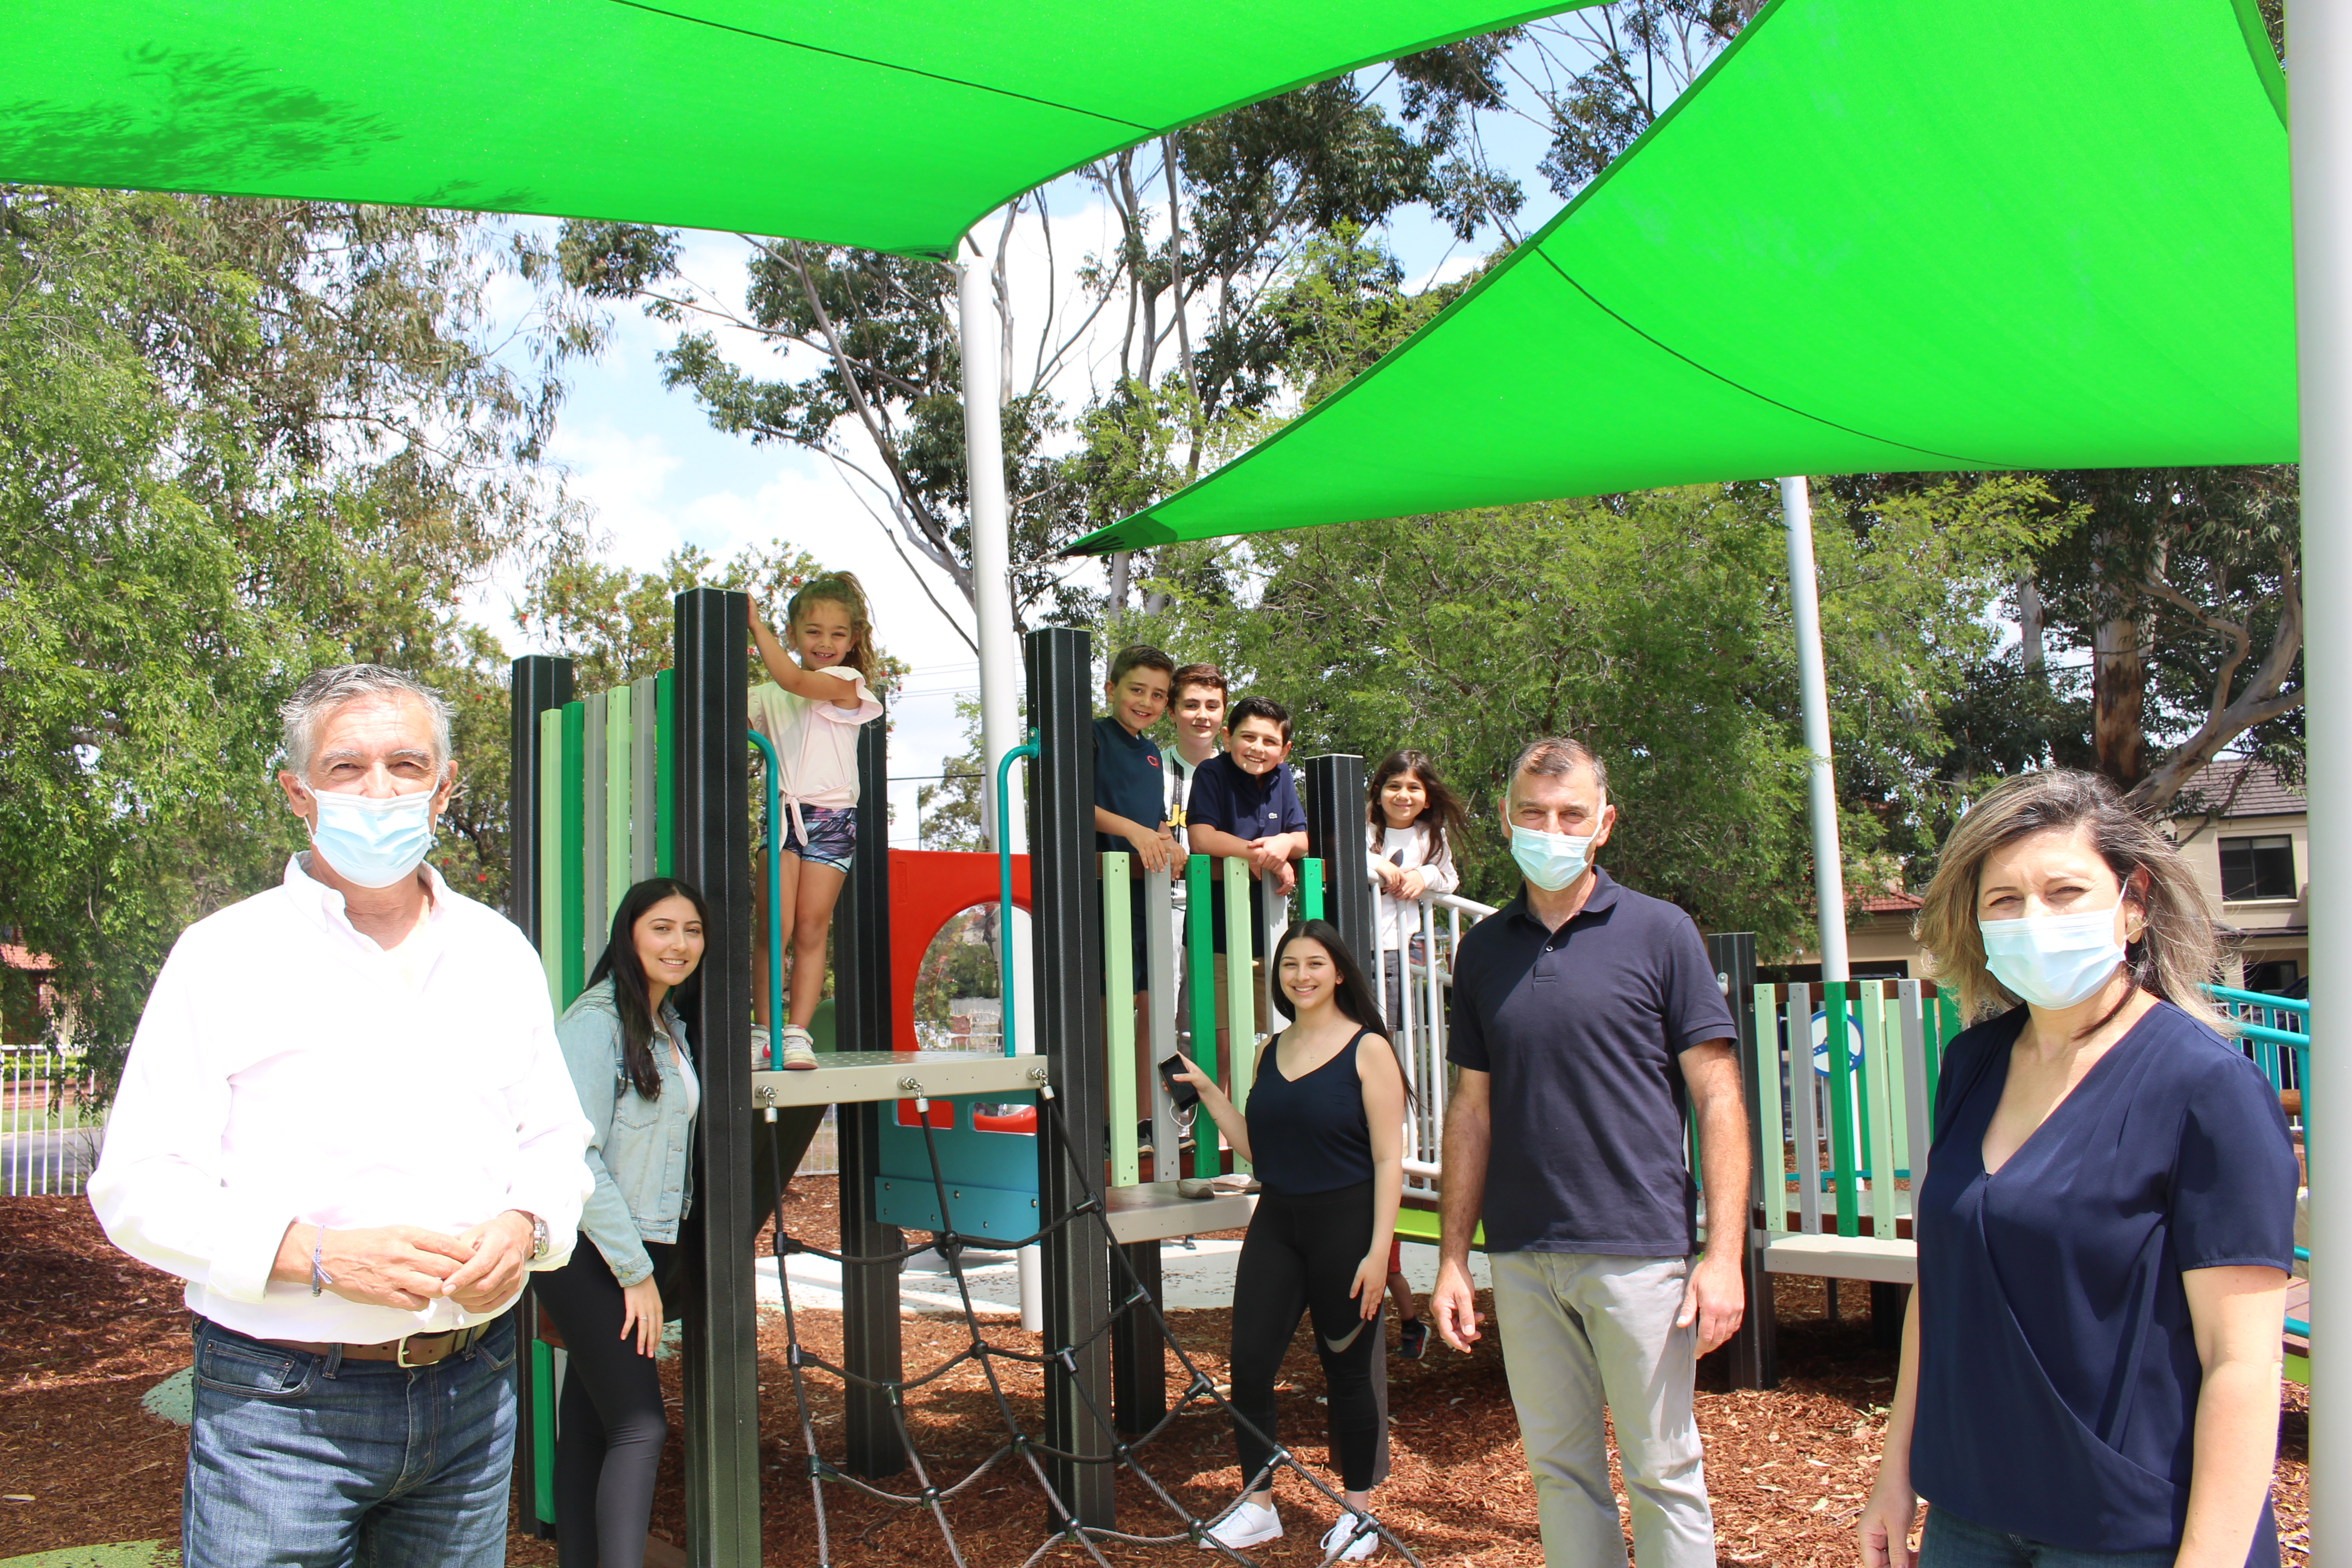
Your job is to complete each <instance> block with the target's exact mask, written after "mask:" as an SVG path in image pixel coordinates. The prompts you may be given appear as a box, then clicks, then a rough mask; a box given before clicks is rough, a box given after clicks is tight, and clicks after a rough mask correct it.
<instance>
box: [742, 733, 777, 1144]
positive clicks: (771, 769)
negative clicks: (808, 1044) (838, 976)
mask: <svg viewBox="0 0 2352 1568" xmlns="http://www.w3.org/2000/svg"><path fill="white" fill-rule="evenodd" d="M747 733H749V734H750V735H751V744H753V745H755V746H757V747H759V748H760V757H761V762H762V763H764V764H765V765H764V766H762V767H761V770H760V776H761V778H763V779H764V780H766V781H767V787H766V790H765V792H764V793H765V795H766V797H767V798H766V809H767V816H766V817H765V818H763V819H762V820H763V822H764V824H765V830H766V833H767V837H768V1070H769V1071H770V1072H782V1071H783V1070H784V911H783V910H782V908H781V905H782V901H783V896H784V857H783V853H782V850H783V843H782V839H780V838H779V837H777V835H776V813H777V810H778V806H777V799H778V796H777V793H776V748H775V747H774V746H773V745H772V744H770V743H769V741H768V737H766V736H765V735H762V734H761V733H760V731H757V730H752V731H747ZM768 1114H769V1115H771V1116H773V1115H774V1114H775V1112H774V1111H773V1110H770V1111H769V1113H768Z"/></svg>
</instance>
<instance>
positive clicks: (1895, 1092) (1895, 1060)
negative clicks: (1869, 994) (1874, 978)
mask: <svg viewBox="0 0 2352 1568" xmlns="http://www.w3.org/2000/svg"><path fill="white" fill-rule="evenodd" d="M1886 989H1887V991H1888V992H1889V993H1890V994H1889V995H1888V996H1887V998H1886V1000H1885V1002H1884V1003H1882V1004H1880V1006H1879V1012H1880V1014H1881V1016H1884V1017H1885V1021H1886V1093H1885V1097H1884V1098H1885V1106H1886V1118H1887V1136H1888V1138H1889V1139H1890V1140H1891V1141H1892V1142H1893V1143H1894V1145H1895V1170H1894V1174H1895V1176H1896V1177H1907V1176H1908V1175H1909V1174H1910V1173H1911V1121H1910V1105H1911V1082H1910V1079H1908V1078H1906V1076H1905V1075H1904V1063H1903V1015H1904V1013H1905V1012H1906V1011H1907V1010H1908V1009H1907V1006H1906V1004H1905V1002H1904V1001H1903V998H1902V995H1901V991H1902V982H1900V981H1896V982H1894V983H1892V984H1889V985H1888V986H1887V987H1886Z"/></svg>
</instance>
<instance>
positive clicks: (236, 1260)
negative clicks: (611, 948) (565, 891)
mask: <svg viewBox="0 0 2352 1568" xmlns="http://www.w3.org/2000/svg"><path fill="white" fill-rule="evenodd" d="M302 862H303V857H300V856H297V857H295V858H293V859H291V860H289V862H288V863H287V866H286V877H285V879H284V881H283V882H282V883H281V884H280V885H279V886H278V887H275V888H272V889H269V890H268V892H266V893H260V894H257V895H256V896H255V897H253V898H250V899H247V900H245V901H244V902H242V903H239V904H234V905H231V906H230V907H229V908H227V909H225V910H221V911H220V912H219V913H217V914H214V915H211V916H208V917H206V918H205V919H204V920H201V921H197V922H196V923H195V924H194V925H192V926H190V927H189V928H188V929H187V930H186V931H183V932H182V933H181V934H180V940H179V941H178V942H176V943H174V944H173V948H172V953H171V956H170V957H169V958H167V959H166V960H164V963H163V972H162V973H160V974H158V975H157V976H156V977H155V986H154V989H153V990H152V992H150V993H149V994H148V998H147V1007H146V1011H145V1012H144V1013H142V1015H141V1016H140V1020H139V1031H138V1033H137V1035H136V1036H135V1037H133V1038H132V1042H131V1056H130V1060H129V1062H128V1063H127V1064H126V1066H125V1068H124V1070H123V1077H122V1085H121V1090H120V1091H119V1092H118V1094H117V1095H116V1097H115V1102H114V1110H113V1113H112V1115H111V1117H110V1119H109V1121H108V1122H107V1129H106V1143H105V1147H104V1150H103V1151H102V1152H101V1153H100V1157H99V1162H98V1169H97V1170H96V1171H95V1172H94V1173H92V1174H91V1176H90V1182H89V1202H90V1207H92V1208H93V1209H95V1210H96V1211H97V1212H98V1218H99V1223H100V1224H101V1225H103V1226H105V1227H106V1234H107V1236H108V1237H109V1238H110V1240H112V1241H113V1243H114V1245H115V1246H117V1247H121V1248H122V1250H123V1251H125V1252H127V1253H129V1254H131V1256H132V1257H133V1258H138V1259H140V1260H141V1261H142V1262H144V1263H150V1264H152V1265H153V1266H154V1267H156V1268H161V1269H163V1270H165V1271H167V1272H169V1273H173V1274H176V1275H178V1276H180V1277H181V1278H182V1279H185V1280H186V1281H187V1282H188V1289H187V1303H188V1310H191V1311H194V1312H198V1313H201V1314H203V1315H204V1316H205V1317H207V1318H210V1319H212V1320H213V1321H215V1322H217V1323H221V1324H223V1325H225V1326H226V1327H228V1328H231V1329H235V1330H236V1331H239V1332H240V1333H247V1334H251V1335H254V1336H255V1337H257V1338H259V1339H290V1340H316V1341H341V1342H346V1343H352V1344H373V1343H380V1342H383V1341H386V1340H393V1339H397V1338H399V1337H401V1336H402V1335H404V1334H414V1333H431V1332H434V1331H438V1330H442V1329H448V1328H456V1327H459V1326H462V1325H463V1324H465V1323H467V1322H472V1321H481V1320H482V1319H483V1318H485V1317H489V1316H495V1315H496V1313H495V1312H491V1313H471V1314H469V1313H467V1312H466V1311H465V1310H463V1309H462V1308H460V1307H458V1306H457V1303H456V1302H455V1301H452V1300H446V1299H444V1300H436V1301H435V1302H433V1303H432V1304H431V1305H429V1306H427V1307H426V1308H425V1309H424V1310H420V1311H415V1312H410V1311H404V1310H401V1309H399V1308H397V1307H379V1306H372V1305H368V1304H366V1303H363V1302H358V1301H346V1300H343V1299H342V1298H341V1297H340V1296H337V1295H335V1294H333V1293H332V1292H331V1291H330V1292H326V1293H324V1294H321V1295H320V1296H317V1297H313V1296H312V1295H311V1294H310V1285H309V1283H308V1282H307V1281H306V1282H304V1283H301V1284H285V1283H273V1282H272V1281H271V1280H270V1278H269V1271H270V1268H271V1266H272V1264H273V1263H274V1261H275V1260H276V1258H277V1255H278V1244H279V1242H280V1240H281V1239H282V1238H283V1237H284V1236H285V1233H286V1226H287V1224H288V1222H289V1221H293V1220H299V1221H302V1222H304V1223H307V1224H311V1225H324V1226H327V1227H329V1228H330V1229H335V1230H342V1229H350V1228H354V1227H359V1226H382V1225H415V1226H425V1227H427V1228H429V1229H433V1230H438V1231H441V1232H444V1233H446V1234H448V1235H451V1236H455V1235H458V1234H460V1233H462V1232H463V1231H465V1230H466V1229H467V1228H468V1227H469V1226H474V1225H478V1224H479V1223H480V1222H481V1221H483V1220H486V1219H488V1218H489V1217H490V1216H492V1215H496V1214H499V1213H501V1212H503V1211H505V1210H507V1209H521V1210H523V1211H525V1212H526V1213H529V1214H533V1215H538V1216H539V1217H540V1218H541V1219H542V1220H545V1221H546V1222H547V1231H548V1241H549V1254H548V1256H547V1258H544V1259H542V1260H541V1262H540V1263H538V1264H537V1265H535V1266H534V1267H536V1268H556V1267H558V1266H560V1265H561V1264H562V1262H563V1261H564V1260H565V1259H566V1258H569V1257H570V1256H571V1253H572V1243H573V1237H574V1233H575V1230H576V1227H577V1226H578V1224H579V1220H580V1206H581V1205H582V1203H583V1201H584V1200H585V1199H586V1197H587V1195H588V1191H589V1175H588V1167H587V1164H586V1163H585V1162H584V1161H583V1158H582V1152H583V1151H584V1150H585V1149H586V1148H587V1145H588V1132H589V1128H588V1119H587V1118H586V1117H584V1116H583V1115H582V1114H581V1113H580V1100H579V1097H578V1096H577V1095H576V1094H575V1093H573V1091H572V1078H571V1075H570V1074H569V1073H568V1072H566V1071H565V1070H564V1066H563V1057H562V1051H561V1050H560V1049H559V1048H558V1047H557V1045H556V1040H555V1017H554V1013H553V1010H552V1009H551V1007H550V1005H549V1004H548V995H547V977H546V973H545V971H544V970H543V969H541V965H540V960H539V956H538V954H537V953H535V952H532V950H531V947H530V942H527V941H525V940H524V938H523V934H522V932H521V931H519V930H517V929H516V928H515V927H514V925H513V924H511V923H510V922H509V921H507V920H506V919H505V918H504V917H503V916H501V915H499V914H498V913H496V912H495V911H493V910H489V909H487V908H485V907H484V906H482V905H480V904H478V903H476V902H474V901H473V900H470V899H467V898H463V897H460V896H459V895H458V894H457V893H454V892H452V891H451V890H450V889H449V887H448V885H447V884H446V883H445V882H444V881H443V880H442V879H441V878H440V876H439V874H438V873H436V872H434V871H433V870H432V869H431V868H429V867H428V868H425V872H424V875H425V878H426V879H427V884H428V886H429V888H430V889H431V893H432V908H431V910H430V911H429V912H428V914H427V915H426V917H425V920H424V921H422V922H421V923H420V924H419V926H418V927H417V929H416V931H415V932H414V933H413V934H411V935H410V936H409V937H408V939H407V940H406V941H404V942H402V943H401V944H400V945H399V946H398V947H396V948H394V949H392V950H390V951H388V952H387V951H386V950H385V949H383V948H382V947H379V946H377V945H376V943H375V942H373V940H372V939H370V938H369V937H366V936H364V935H362V934H361V933H360V932H359V931H357V930H355V929H354V928H353V927H352V923H351V921H350V920H349V919H347V918H346V916H345V914H344V910H343V898H342V895H341V893H338V892H336V891H335V890H334V889H331V888H329V887H327V886H325V885H324V884H323V883H320V882H316V881H313V880H311V879H310V877H309V876H308V875H307V874H306V873H305V871H304V870H303V864H302ZM509 1304H510V1303H500V1305H499V1308H498V1309H497V1310H498V1311H503V1310H505V1309H506V1307H507V1305H509Z"/></svg>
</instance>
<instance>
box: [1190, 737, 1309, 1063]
mask: <svg viewBox="0 0 2352 1568" xmlns="http://www.w3.org/2000/svg"><path fill="white" fill-rule="evenodd" d="M1289 755H1290V714H1289V713H1288V712H1287V711H1286V710H1285V709H1284V708H1283V706H1282V704H1280V703H1279V702H1275V701H1271V700H1268V699H1266V698H1264V697H1244V698H1243V699H1242V700H1240V701H1238V702H1236V703H1234V705H1233V708H1232V710H1230V711H1229V712H1228V713H1227V715H1226V717H1225V749H1224V751H1223V753H1222V754H1220V755H1218V756H1213V757H1211V758H1210V759H1209V760H1208V761H1207V762H1205V763H1202V764H1201V766H1200V768H1199V769H1198V771H1196V772H1195V773H1193V775H1192V798H1191V800H1190V801H1189V802H1188V803H1187V804H1186V805H1185V808H1184V841H1185V844H1186V847H1189V848H1190V849H1192V852H1193V853H1195V854H1198V855H1216V856H1222V857H1225V858H1239V859H1245V860H1247V861H1248V862H1249V863H1250V870H1251V872H1252V873H1253V874H1252V877H1251V879H1250V921H1251V926H1250V929H1251V930H1252V931H1264V930H1265V886H1264V883H1263V882H1262V881H1261V880H1260V877H1261V876H1266V875H1270V876H1271V877H1272V878H1273V879H1274V884H1275V891H1276V893H1280V894H1287V893H1288V892H1289V891H1290V889H1291V888H1292V887H1293V885H1295V884H1296V883H1297V880H1298V873H1297V871H1295V870H1293V869H1292V868H1291V862H1293V861H1295V860H1304V859H1306V858H1307V808H1306V806H1304V805H1301V804H1300V803H1299V799H1298V789H1297V785H1296V784H1292V783H1291V780H1290V770H1289V769H1288V768H1286V767H1285V766H1284V765H1283V763H1284V762H1285V761H1286V759H1287V758H1288V757H1289ZM1209 936H1210V942H1211V944H1212V947H1213V951H1215V952H1224V951H1225V892H1224V882H1223V879H1222V878H1220V877H1214V876H1213V877H1211V878H1210V879H1209ZM1253 945H1254V946H1263V945H1264V942H1263V939H1255V940H1254V942H1253ZM1255 963H1256V965H1257V967H1258V970H1259V977H1258V979H1257V981H1256V983H1255V985H1254V986H1253V989H1254V990H1255V992H1256V1003H1255V1008H1256V1014H1257V1026H1258V1028H1259V1029H1260V1030H1264V1029H1265V981H1264V978H1263V971H1264V965H1265V956H1264V954H1263V953H1260V954H1259V956H1258V958H1257V959H1256V961H1255ZM1224 982H1225V972H1224V967H1223V965H1222V964H1220V965H1219V966H1218V968H1217V985H1218V991H1219V994H1218V998H1217V1016H1218V1018H1219V1019H1220V1020H1222V1019H1223V1017H1224V1016H1225V1005H1224V996H1223V987H1224ZM1218 1045H1219V1047H1220V1052H1219V1054H1220V1056H1221V1057H1223V1056H1226V1054H1227V1053H1228V1052H1229V1051H1230V1050H1231V1048H1232V1044H1231V1042H1230V1041H1228V1040H1226V1039H1225V1038H1224V1036H1223V1031H1222V1030H1220V1031H1219V1037H1218ZM1218 1066H1219V1076H1218V1079H1217V1081H1218V1082H1220V1083H1230V1082H1232V1081H1233V1079H1232V1078H1231V1076H1230V1075H1231V1071H1232V1068H1231V1063H1230V1058H1227V1059H1226V1060H1223V1061H1220V1063H1219V1064H1218Z"/></svg>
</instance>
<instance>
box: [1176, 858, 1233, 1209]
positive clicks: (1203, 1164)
mask: <svg viewBox="0 0 2352 1568" xmlns="http://www.w3.org/2000/svg"><path fill="white" fill-rule="evenodd" d="M1209 874H1210V873H1209V858H1208V857H1207V856H1206V855H1191V856H1187V857H1186V858H1185V860H1184V989H1185V992H1186V994H1188V996H1189V998H1190V1000H1191V1003H1192V1021H1191V1028H1192V1064H1193V1065H1194V1066H1195V1067H1198V1068H1200V1069H1201V1070H1202V1071H1203V1072H1205V1073H1207V1074H1208V1075H1209V1076H1210V1077H1211V1078H1215V1077H1216V1076H1217V955H1216V954H1215V952H1213V951H1211V950H1212V948H1213V946H1214V940H1213V937H1212V936H1211V934H1210V931H1209ZM1217 1087H1218V1088H1220V1089H1223V1088H1224V1087H1226V1086H1225V1085H1223V1084H1219V1085H1218V1086H1217ZM1224 1168H1225V1157H1224V1152H1223V1150H1222V1149H1220V1148H1219V1147H1218V1145H1217V1134H1216V1131H1215V1129H1214V1128H1212V1129H1210V1130H1209V1131H1208V1132H1207V1133H1205V1134H1204V1135H1202V1136H1201V1137H1200V1139H1199V1141H1198V1142H1197V1143H1196V1145H1195V1146H1194V1148H1193V1150H1192V1171H1193V1173H1194V1174H1195V1175H1202V1176H1215V1175H1221V1174H1223V1172H1224Z"/></svg>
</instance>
